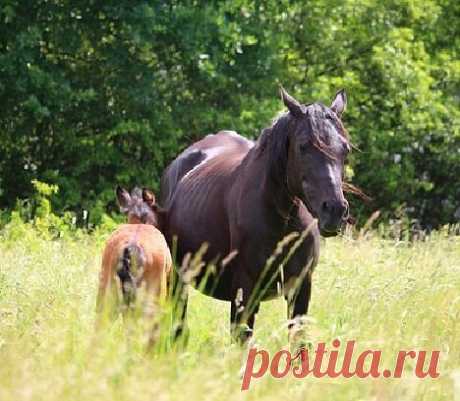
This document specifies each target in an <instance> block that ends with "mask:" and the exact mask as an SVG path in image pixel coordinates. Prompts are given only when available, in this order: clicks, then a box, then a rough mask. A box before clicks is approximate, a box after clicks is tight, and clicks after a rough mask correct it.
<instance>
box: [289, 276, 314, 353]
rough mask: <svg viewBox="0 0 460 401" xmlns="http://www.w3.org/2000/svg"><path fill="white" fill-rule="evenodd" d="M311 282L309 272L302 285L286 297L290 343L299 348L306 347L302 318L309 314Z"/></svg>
mask: <svg viewBox="0 0 460 401" xmlns="http://www.w3.org/2000/svg"><path fill="white" fill-rule="evenodd" d="M311 281H312V272H311V271H308V272H307V273H306V275H305V277H304V278H303V280H302V281H301V282H300V285H299V286H298V287H297V288H296V289H293V291H292V292H291V293H289V294H288V295H287V296H286V301H287V304H288V319H289V325H288V328H289V341H290V342H291V343H292V344H294V345H295V346H298V347H303V346H305V338H304V337H305V333H304V329H305V327H304V326H305V323H304V321H303V320H302V318H303V317H305V316H306V315H307V313H308V306H309V304H310V297H311Z"/></svg>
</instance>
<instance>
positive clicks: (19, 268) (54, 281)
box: [0, 233, 460, 401]
mask: <svg viewBox="0 0 460 401" xmlns="http://www.w3.org/2000/svg"><path fill="white" fill-rule="evenodd" d="M102 244H103V237H94V236H93V237H88V236H82V238H81V239H80V240H60V241H44V240H41V239H39V238H36V237H35V236H34V235H33V233H31V235H28V236H25V237H24V238H23V240H16V241H14V242H11V241H2V243H1V244H0V400H1V401H10V400H11V401H13V400H14V401H17V400H29V399H30V400H34V401H36V400H47V401H51V400H59V401H64V400H93V399H94V400H112V399H113V400H151V399H154V400H183V399H188V400H211V399H213V400H224V399H229V400H230V399H231V400H235V399H243V398H245V399H261V400H263V399H267V400H268V399H270V400H280V399H282V400H306V399H308V400H334V401H335V400H452V399H453V397H454V384H453V379H452V377H451V375H452V374H453V372H455V371H456V370H458V369H460V238H459V237H449V236H447V235H444V234H441V233H438V234H434V235H432V236H431V237H430V238H429V239H428V240H427V241H426V242H416V243H413V244H407V243H402V242H399V243H398V242H395V241H390V240H382V239H379V238H377V237H373V236H371V237H369V238H362V239H360V240H354V239H352V238H349V237H344V238H336V239H328V240H327V241H324V242H323V244H322V254H321V259H320V263H319V265H318V266H317V269H316V272H315V274H314V286H313V295H312V303H311V309H310V313H309V316H310V318H311V319H310V322H309V327H308V332H309V337H310V340H311V341H312V342H313V343H317V342H326V343H327V344H330V343H331V342H332V340H333V339H335V338H339V339H340V340H342V341H343V342H345V341H346V340H356V341H357V345H358V348H359V349H381V350H382V351H383V359H384V364H386V365H387V366H392V364H393V363H394V359H395V357H396V354H397V352H398V351H399V350H400V349H403V350H405V349H426V350H427V351H431V350H433V349H439V350H441V351H442V354H441V355H442V356H441V364H440V367H439V370H440V373H441V376H440V378H438V379H424V380H420V379H417V378H415V377H414V375H413V374H412V372H411V370H410V369H408V370H407V371H406V372H405V374H404V375H403V378H402V379H383V378H382V379H364V380H361V379H356V378H353V379H340V380H337V379H315V378H306V379H302V380H299V379H293V378H292V377H290V378H285V379H281V380H275V379H272V378H269V377H264V378H263V379H260V380H253V382H252V383H251V389H250V390H249V391H247V392H244V393H242V392H241V391H240V387H241V379H240V376H239V371H240V368H241V366H242V361H243V357H244V355H243V352H241V351H240V350H239V348H238V347H237V346H235V345H234V344H232V343H231V341H230V336H229V305H228V304H226V303H224V302H219V301H216V300H213V299H211V298H208V297H205V296H203V295H201V294H199V293H197V292H193V293H192V295H191V300H190V305H189V325H190V331H191V337H190V341H189V344H188V347H187V349H186V350H183V351H171V352H166V353H159V352H157V353H154V354H153V355H147V354H146V353H145V351H144V349H143V348H142V346H141V345H140V341H138V340H139V338H140V336H135V335H133V336H130V335H126V329H125V327H124V326H123V325H122V324H121V323H120V321H118V322H117V323H115V324H114V325H113V326H112V327H109V328H107V329H106V331H105V332H104V333H102V334H101V335H100V336H98V337H96V336H95V335H94V306H95V295H96V288H97V278H98V271H99V263H100V252H101V247H102ZM285 318H286V308H285V303H284V301H283V300H275V301H270V302H267V303H264V304H262V308H261V311H260V313H259V315H258V316H257V320H256V330H255V334H256V338H255V341H256V343H257V345H258V346H259V347H263V348H266V349H268V350H270V351H271V352H274V351H275V350H278V349H280V348H281V347H285V346H287V331H286V329H285V324H286V321H285ZM138 337H139V338H138ZM410 367H411V365H410V364H408V368H410Z"/></svg>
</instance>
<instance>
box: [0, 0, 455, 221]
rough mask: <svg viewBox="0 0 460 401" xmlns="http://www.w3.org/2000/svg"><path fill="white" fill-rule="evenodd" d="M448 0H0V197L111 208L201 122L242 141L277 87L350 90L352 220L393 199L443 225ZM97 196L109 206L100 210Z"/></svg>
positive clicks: (450, 33)
mask: <svg viewBox="0 0 460 401" xmlns="http://www.w3.org/2000/svg"><path fill="white" fill-rule="evenodd" d="M459 18H460V5H459V3H458V2H457V1H453V0H429V1H421V0H416V1H402V2H396V1H386V2H377V1H374V0H359V1H358V0H345V1H340V2H338V1H332V2H331V1H327V2H326V1H324V0H317V1H315V2H304V1H289V2H288V1H281V2H278V1H266V2H255V1H248V0H238V1H221V2H204V1H170V2H160V1H153V2H147V1H141V0H136V1H134V2H126V1H121V2H120V1H118V2H113V1H108V2H89V1H78V2H61V1H57V0H51V1H45V0H37V1H34V2H33V3H32V4H29V3H28V2H20V1H18V0H7V1H6V2H3V4H2V5H1V6H0V21H1V22H2V24H0V72H1V75H2V80H1V82H0V101H1V104H2V107H1V108H0V154H1V155H2V157H1V158H0V204H1V206H2V207H4V208H5V207H6V208H9V209H11V208H13V207H14V205H15V202H16V199H17V198H20V199H25V198H29V197H30V196H31V195H32V193H33V191H34V189H33V187H32V185H31V181H32V180H33V179H38V180H40V181H44V182H47V183H51V184H53V185H58V186H59V189H60V190H59V193H58V194H53V201H54V204H55V206H56V209H57V210H58V211H59V212H63V211H66V210H72V211H74V212H77V211H78V212H80V211H81V210H89V212H90V213H89V216H90V217H89V218H90V219H91V223H93V224H99V223H100V222H101V219H102V216H103V214H104V212H105V211H107V210H114V206H115V204H114V200H113V187H114V186H115V185H116V184H117V183H120V184H124V185H128V186H133V185H136V184H138V185H145V186H153V187H154V188H155V189H158V183H159V177H160V176H161V173H162V171H163V169H164V167H165V166H166V164H167V163H168V162H169V161H170V160H171V159H172V158H173V157H175V155H177V154H178V152H179V151H180V150H181V149H183V148H184V147H185V146H186V145H187V144H189V143H190V142H192V141H193V140H196V139H198V138H200V137H202V136H203V135H205V134H207V133H209V132H216V131H218V130H220V129H235V130H237V131H238V132H240V133H241V134H243V135H246V136H248V137H252V138H253V137H255V136H256V135H257V134H258V133H259V131H260V129H261V128H263V127H264V126H267V125H268V124H269V123H270V119H271V118H272V117H273V116H274V115H275V114H276V112H277V111H278V110H279V109H281V104H280V101H279V99H278V96H277V86H278V83H283V84H284V86H285V87H286V88H288V89H289V90H290V91H292V92H293V93H294V94H295V95H297V96H298V97H299V98H301V99H303V100H304V101H306V102H309V101H313V100H319V101H323V102H324V103H326V104H328V103H329V102H330V100H331V98H332V96H333V95H334V93H335V91H336V90H337V89H339V88H341V87H345V88H346V89H347V93H348V97H349V108H348V111H347V113H346V114H345V120H346V121H345V122H346V126H347V128H348V129H349V132H350V134H351V136H352V138H353V142H354V143H355V145H356V146H357V147H358V148H359V149H361V152H355V153H354V154H353V156H352V160H351V167H350V168H349V171H350V172H352V173H353V182H354V183H355V184H357V185H358V186H360V187H362V188H363V189H364V190H365V192H367V193H368V194H369V195H371V196H372V197H373V198H374V200H375V201H374V202H373V203H371V204H370V205H363V204H362V203H361V202H360V201H355V202H353V210H354V211H355V212H356V213H358V214H359V215H360V216H361V217H362V220H363V221H364V220H365V218H366V217H367V216H368V215H369V213H370V212H371V211H373V210H375V209H381V210H382V211H383V212H384V213H383V214H382V216H384V217H385V216H386V217H388V216H392V215H394V212H395V211H396V210H397V209H398V207H400V206H401V205H402V204H404V205H406V213H407V214H408V215H410V217H411V218H417V219H419V220H421V221H422V223H423V224H424V225H427V226H438V225H440V224H444V223H448V222H453V221H455V220H456V219H458V217H457V218H456V217H455V212H456V211H457V215H458V214H459V213H458V211H459V207H460V205H459V203H458V202H459V201H458V200H459V199H460V187H459V186H458V185H453V183H454V182H458V176H459V175H460V170H459V169H460V152H459V151H458V149H460V111H459V110H460V108H459V98H458V93H459V90H460V61H459V54H458V51H459V48H460V39H459V38H460V28H459V26H460V25H459V24H458V19H459ZM107 206H108V209H107Z"/></svg>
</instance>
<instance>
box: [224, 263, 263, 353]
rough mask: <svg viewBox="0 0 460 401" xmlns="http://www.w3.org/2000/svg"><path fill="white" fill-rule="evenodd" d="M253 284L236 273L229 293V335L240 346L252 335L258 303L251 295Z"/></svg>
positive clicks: (243, 275) (246, 277) (242, 274)
mask: <svg viewBox="0 0 460 401" xmlns="http://www.w3.org/2000/svg"><path fill="white" fill-rule="evenodd" d="M253 290H254V283H253V282H252V280H251V278H250V277H249V276H248V275H247V274H246V273H245V272H241V271H238V272H237V274H236V275H235V277H234V279H233V283H232V291H231V300H232V301H231V302H232V305H231V313H230V324H231V333H232V337H233V339H234V340H236V341H237V342H239V343H240V344H244V343H246V342H247V341H248V340H249V339H250V338H251V337H252V334H253V330H254V322H255V317H256V314H257V312H258V311H259V303H260V301H259V300H258V299H256V297H255V296H254V294H253Z"/></svg>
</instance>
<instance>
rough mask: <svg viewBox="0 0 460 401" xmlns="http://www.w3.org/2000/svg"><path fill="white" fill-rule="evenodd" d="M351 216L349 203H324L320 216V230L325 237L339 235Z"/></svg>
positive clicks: (344, 201)
mask: <svg viewBox="0 0 460 401" xmlns="http://www.w3.org/2000/svg"><path fill="white" fill-rule="evenodd" d="M348 216H349V206H348V202H347V201H346V200H345V199H344V200H343V201H330V202H324V203H323V205H322V209H321V213H320V215H319V230H320V233H321V235H322V236H323V237H333V236H335V235H337V234H338V233H339V232H340V230H341V229H342V227H343V226H344V224H345V223H346V221H347V219H348Z"/></svg>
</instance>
